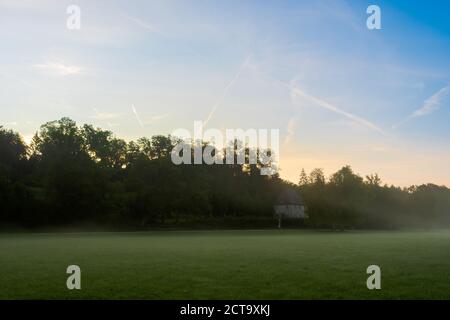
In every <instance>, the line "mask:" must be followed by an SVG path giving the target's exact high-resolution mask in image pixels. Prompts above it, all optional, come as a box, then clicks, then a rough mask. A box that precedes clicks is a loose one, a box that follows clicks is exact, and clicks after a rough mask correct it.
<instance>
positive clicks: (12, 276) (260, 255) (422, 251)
mask: <svg viewBox="0 0 450 320" xmlns="http://www.w3.org/2000/svg"><path fill="white" fill-rule="evenodd" d="M73 264H75V265H78V266H80V268H81V287H82V288H81V290H68V289H67V287H66V279H67V277H68V275H67V274H66V268H67V266H68V265H73ZM372 264H376V265H379V266H380V267H381V272H382V276H381V282H382V289H381V290H368V289H367V287H366V279H367V277H368V275H367V274H366V268H367V267H368V266H369V265H372ZM0 299H450V231H449V230H439V231H392V232H375V231H370V232H369V231H365V232H363V231H349V232H328V231H307V230H246V231H165V232H162V231H154V232H142V233H106V232H105V233H35V234H26V233H16V234H0Z"/></svg>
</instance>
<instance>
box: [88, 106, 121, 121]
mask: <svg viewBox="0 0 450 320" xmlns="http://www.w3.org/2000/svg"><path fill="white" fill-rule="evenodd" d="M93 110H94V112H95V116H91V118H92V119H95V120H110V119H117V118H119V117H120V116H121V115H122V114H120V113H108V112H100V111H98V110H97V109H96V108H93Z"/></svg>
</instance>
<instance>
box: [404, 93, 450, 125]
mask: <svg viewBox="0 0 450 320" xmlns="http://www.w3.org/2000/svg"><path fill="white" fill-rule="evenodd" d="M449 93H450V85H447V86H445V87H443V88H442V89H440V90H439V91H438V92H436V93H435V94H433V95H432V96H431V97H429V98H428V99H427V100H425V102H424V103H423V105H422V107H421V108H420V109H417V110H416V111H414V112H413V113H412V114H411V115H410V118H417V117H422V116H425V115H427V114H430V113H433V112H434V111H436V110H437V109H439V107H440V105H441V102H442V99H444V97H445V96H447V95H448V94H449Z"/></svg>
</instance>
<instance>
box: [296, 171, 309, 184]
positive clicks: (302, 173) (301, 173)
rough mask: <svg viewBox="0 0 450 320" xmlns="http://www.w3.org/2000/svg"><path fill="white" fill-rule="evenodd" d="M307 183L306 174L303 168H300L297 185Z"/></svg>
mask: <svg viewBox="0 0 450 320" xmlns="http://www.w3.org/2000/svg"><path fill="white" fill-rule="evenodd" d="M308 183H309V179H308V176H307V175H306V172H305V169H303V168H302V171H301V172H300V178H299V181H298V185H299V186H306V185H307V184H308Z"/></svg>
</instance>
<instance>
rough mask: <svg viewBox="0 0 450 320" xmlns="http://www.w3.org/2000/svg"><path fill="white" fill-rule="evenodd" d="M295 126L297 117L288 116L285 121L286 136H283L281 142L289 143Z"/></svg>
mask: <svg viewBox="0 0 450 320" xmlns="http://www.w3.org/2000/svg"><path fill="white" fill-rule="evenodd" d="M296 126H297V118H295V117H294V118H290V119H289V121H288V123H287V128H286V131H287V132H286V136H285V138H284V141H283V144H284V145H287V144H289V142H291V140H292V137H293V136H294V133H295V127H296Z"/></svg>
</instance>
